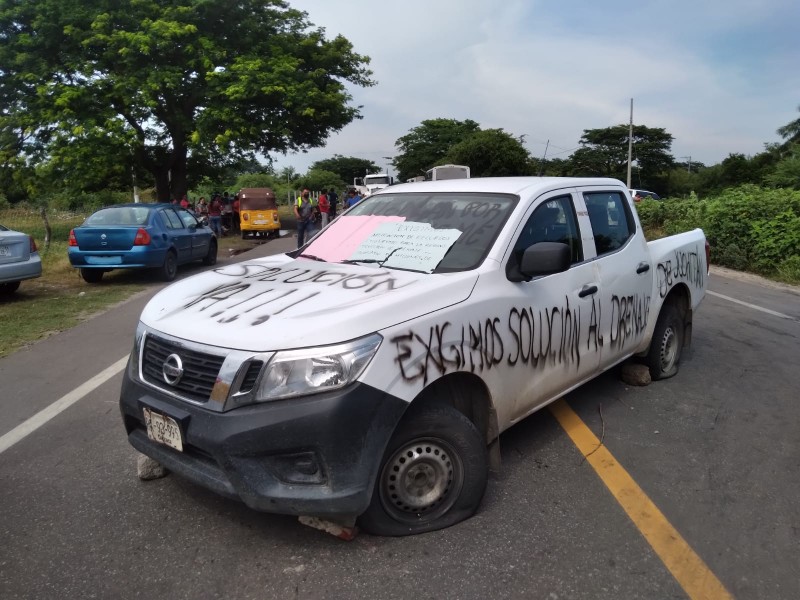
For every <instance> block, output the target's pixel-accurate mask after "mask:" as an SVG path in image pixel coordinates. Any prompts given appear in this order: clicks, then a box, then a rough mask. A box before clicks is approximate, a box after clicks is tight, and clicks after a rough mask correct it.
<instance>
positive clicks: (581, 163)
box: [571, 125, 674, 189]
mask: <svg viewBox="0 0 800 600" xmlns="http://www.w3.org/2000/svg"><path fill="white" fill-rule="evenodd" d="M672 139H673V138H672V136H671V135H670V134H669V133H667V132H666V130H664V129H661V128H654V127H645V126H644V125H634V127H633V158H634V160H635V161H636V166H635V167H634V183H635V185H636V187H643V188H647V189H653V188H661V186H662V185H664V184H665V182H666V179H667V177H668V174H669V170H670V169H671V167H672V164H673V162H674V159H673V158H672V155H671V154H670V148H671V147H672ZM580 145H581V148H579V149H578V150H576V151H575V152H574V153H573V154H572V157H571V162H572V163H573V168H574V174H575V175H577V176H584V177H614V178H616V179H620V180H622V181H625V180H626V178H627V170H628V125H615V126H613V127H606V128H603V129H584V131H583V136H582V137H581V140H580Z"/></svg>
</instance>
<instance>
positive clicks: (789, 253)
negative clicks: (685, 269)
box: [637, 185, 800, 282]
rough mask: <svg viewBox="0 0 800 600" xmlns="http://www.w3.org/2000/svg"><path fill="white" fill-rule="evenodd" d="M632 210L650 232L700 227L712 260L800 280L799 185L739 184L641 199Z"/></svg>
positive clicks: (773, 275) (677, 231)
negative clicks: (701, 195) (711, 192)
mask: <svg viewBox="0 0 800 600" xmlns="http://www.w3.org/2000/svg"><path fill="white" fill-rule="evenodd" d="M637 211H638V213H639V218H640V220H641V222H642V225H643V226H644V227H645V230H646V231H647V230H649V232H656V233H662V232H663V234H666V235H672V234H675V233H681V232H683V231H689V230H691V229H694V228H695V227H701V228H702V229H703V230H704V231H705V234H706V238H707V239H708V241H709V243H710V244H711V262H713V263H714V264H718V265H722V266H726V267H730V268H732V269H738V270H745V271H752V272H755V273H761V274H763V275H768V276H772V277H780V278H781V279H784V280H786V281H794V282H800V258H799V257H800V191H798V190H791V189H768V188H761V187H758V186H755V185H743V186H739V187H737V188H732V189H728V190H725V191H724V192H722V193H720V194H718V195H716V196H712V197H708V198H705V199H702V200H698V199H697V197H696V196H694V195H693V196H692V197H690V198H687V199H684V200H675V199H668V200H665V201H662V202H655V201H651V200H645V201H642V202H641V203H639V205H638V206H637Z"/></svg>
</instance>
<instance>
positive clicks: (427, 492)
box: [380, 438, 464, 523]
mask: <svg viewBox="0 0 800 600" xmlns="http://www.w3.org/2000/svg"><path fill="white" fill-rule="evenodd" d="M463 483H464V467H463V465H462V462H461V459H460V458H459V456H458V455H457V454H456V452H455V451H454V450H453V448H452V446H450V444H448V443H447V442H445V441H444V440H440V439H436V438H426V439H418V440H413V441H411V442H408V443H406V444H404V445H403V446H401V447H400V448H399V449H398V450H397V451H395V453H394V454H393V455H392V456H391V458H390V459H389V460H388V461H386V464H385V466H384V467H383V471H382V473H381V481H380V486H381V487H380V497H381V503H382V504H383V507H384V509H385V510H386V512H387V513H388V514H389V515H391V516H392V517H393V518H394V519H396V520H398V521H405V522H414V523H418V522H420V521H431V520H434V519H436V518H438V517H439V516H441V515H442V514H444V513H446V512H447V511H448V510H450V508H451V507H452V506H453V503H454V502H455V501H456V499H457V498H458V496H459V494H460V493H461V487H462V485H463Z"/></svg>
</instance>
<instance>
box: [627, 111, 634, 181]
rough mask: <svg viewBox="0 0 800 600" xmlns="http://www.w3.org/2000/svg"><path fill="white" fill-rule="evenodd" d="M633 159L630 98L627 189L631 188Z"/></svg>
mask: <svg viewBox="0 0 800 600" xmlns="http://www.w3.org/2000/svg"><path fill="white" fill-rule="evenodd" d="M632 158H633V98H631V120H630V125H629V126H628V189H630V187H631V160H632Z"/></svg>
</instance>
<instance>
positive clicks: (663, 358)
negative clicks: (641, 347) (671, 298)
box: [646, 303, 684, 381]
mask: <svg viewBox="0 0 800 600" xmlns="http://www.w3.org/2000/svg"><path fill="white" fill-rule="evenodd" d="M683 334H684V332H683V319H681V316H680V313H679V312H678V309H677V308H676V307H675V305H674V304H671V303H670V304H665V305H664V307H663V308H662V309H661V314H659V315H658V321H656V328H655V330H654V331H653V339H652V340H650V349H649V350H648V351H647V359H646V362H647V366H648V367H649V368H650V378H651V379H653V381H656V380H658V379H667V378H668V377H672V376H673V375H675V374H677V372H678V366H679V364H680V362H681V353H682V351H683Z"/></svg>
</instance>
